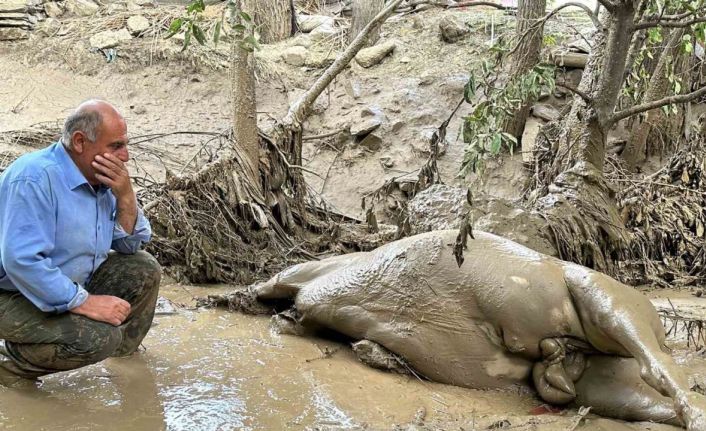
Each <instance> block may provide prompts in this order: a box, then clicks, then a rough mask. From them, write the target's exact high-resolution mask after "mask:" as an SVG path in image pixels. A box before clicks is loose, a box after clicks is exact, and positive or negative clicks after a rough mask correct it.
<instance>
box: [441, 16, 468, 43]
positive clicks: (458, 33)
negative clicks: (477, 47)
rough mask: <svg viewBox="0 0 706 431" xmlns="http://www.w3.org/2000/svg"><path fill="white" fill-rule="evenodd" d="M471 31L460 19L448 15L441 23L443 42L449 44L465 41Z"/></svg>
mask: <svg viewBox="0 0 706 431" xmlns="http://www.w3.org/2000/svg"><path fill="white" fill-rule="evenodd" d="M470 31H471V30H470V29H469V28H468V27H467V26H466V25H465V24H463V23H462V22H461V21H459V20H458V18H456V17H454V16H452V15H447V16H445V17H444V18H442V19H441V20H440V21H439V33H440V36H441V40H443V41H444V42H447V43H455V42H458V41H459V40H461V39H463V38H464V37H465V36H466V35H467V34H468V33H470Z"/></svg>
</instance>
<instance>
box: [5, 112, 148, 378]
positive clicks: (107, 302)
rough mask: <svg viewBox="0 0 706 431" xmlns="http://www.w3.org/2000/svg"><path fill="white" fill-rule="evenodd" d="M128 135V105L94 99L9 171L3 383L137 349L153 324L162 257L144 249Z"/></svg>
mask: <svg viewBox="0 0 706 431" xmlns="http://www.w3.org/2000/svg"><path fill="white" fill-rule="evenodd" d="M127 145H128V139H127V126H126V123H125V120H124V119H123V117H122V116H121V115H120V113H118V111H117V110H116V109H115V108H114V107H113V106H112V105H110V104H109V103H107V102H103V101H99V100H90V101H87V102H84V103H83V104H81V105H80V106H79V107H78V108H77V109H76V110H75V111H74V113H73V114H71V115H70V116H69V117H68V118H67V119H66V122H65V124H64V129H63V132H62V138H61V140H60V141H59V142H56V143H54V144H52V145H50V146H49V147H47V148H45V149H43V150H40V151H36V152H33V153H29V154H26V155H24V156H22V157H20V158H18V159H17V160H16V161H15V162H14V163H13V164H12V165H10V166H9V167H8V168H7V169H6V170H5V172H4V173H3V174H2V176H0V340H4V343H3V342H1V341H0V384H5V385H10V384H13V383H14V382H17V381H20V380H21V379H23V378H24V379H36V378H37V377H39V376H43V375H46V374H50V373H55V372H58V371H65V370H72V369H75V368H79V367H83V366H85V365H89V364H93V363H96V362H98V361H101V360H103V359H105V358H108V357H115V356H126V355H130V354H131V353H133V352H135V351H136V350H137V348H138V347H139V345H140V343H141V342H142V339H143V338H144V337H145V335H147V331H148V330H149V328H150V326H151V324H152V319H153V317H154V309H155V304H156V302H157V293H158V287H159V280H160V268H159V264H158V263H157V261H156V260H155V259H154V258H153V257H152V256H151V255H149V254H148V253H146V252H144V251H139V250H140V247H141V246H142V244H144V243H146V242H147V241H149V239H150V236H151V229H150V225H149V222H148V221H147V220H146V219H145V217H144V215H143V214H142V211H141V210H139V209H138V207H137V201H136V198H135V192H134V191H133V189H132V184H131V181H130V177H129V174H128V170H127V166H126V162H127V161H128V159H129V155H128V148H127ZM111 249H112V250H114V251H110V250H111Z"/></svg>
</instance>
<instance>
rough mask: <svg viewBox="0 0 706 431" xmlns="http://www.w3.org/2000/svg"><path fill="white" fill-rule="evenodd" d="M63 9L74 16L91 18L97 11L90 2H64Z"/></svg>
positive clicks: (96, 7) (81, 0)
mask: <svg viewBox="0 0 706 431" xmlns="http://www.w3.org/2000/svg"><path fill="white" fill-rule="evenodd" d="M64 7H66V11H67V12H69V13H70V14H72V15H76V16H91V15H93V14H95V13H96V12H98V9H99V6H98V5H97V4H95V3H93V2H92V1H91V0H66V2H65V3H64Z"/></svg>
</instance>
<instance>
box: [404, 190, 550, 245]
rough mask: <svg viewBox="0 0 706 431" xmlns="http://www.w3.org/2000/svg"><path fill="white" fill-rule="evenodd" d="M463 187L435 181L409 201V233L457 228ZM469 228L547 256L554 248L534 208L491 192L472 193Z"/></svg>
mask: <svg viewBox="0 0 706 431" xmlns="http://www.w3.org/2000/svg"><path fill="white" fill-rule="evenodd" d="M466 192H467V191H466V189H464V188H457V187H451V186H447V185H443V184H435V185H433V186H431V187H429V188H427V189H426V190H422V191H421V192H419V193H417V195H416V196H415V197H414V198H413V199H412V200H411V201H410V202H409V205H408V211H409V223H410V227H411V229H412V235H414V234H417V233H422V232H428V231H431V230H437V229H457V228H458V227H459V226H460V223H461V218H462V216H463V215H464V214H465V213H466V211H468V204H467V202H466ZM471 216H472V219H473V228H474V229H478V230H482V231H485V232H490V233H493V234H496V235H499V236H502V237H505V238H507V239H510V240H512V241H515V242H518V243H520V244H522V245H524V246H526V247H529V248H531V249H533V250H536V251H538V252H540V253H546V254H548V255H550V256H557V252H556V250H555V249H554V247H553V246H552V244H551V242H550V241H549V240H548V239H547V237H546V234H547V233H548V232H547V230H546V222H545V221H544V219H543V218H542V217H541V216H539V215H538V214H536V213H534V212H530V211H527V210H525V209H524V208H520V207H517V206H515V205H514V204H513V203H512V202H511V201H509V200H506V199H501V198H496V197H491V196H474V197H473V207H472V208H471Z"/></svg>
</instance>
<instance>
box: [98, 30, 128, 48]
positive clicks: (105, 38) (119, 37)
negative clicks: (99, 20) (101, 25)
mask: <svg viewBox="0 0 706 431" xmlns="http://www.w3.org/2000/svg"><path fill="white" fill-rule="evenodd" d="M130 39H132V36H131V35H130V32H129V31H127V29H126V28H121V29H120V30H106V31H102V32H100V33H97V34H95V35H93V36H91V38H90V39H89V40H88V42H89V43H90V44H91V47H92V48H98V49H106V48H114V47H116V46H118V45H120V43H122V42H124V41H126V40H130Z"/></svg>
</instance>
